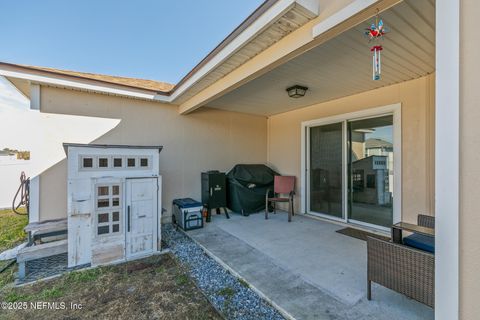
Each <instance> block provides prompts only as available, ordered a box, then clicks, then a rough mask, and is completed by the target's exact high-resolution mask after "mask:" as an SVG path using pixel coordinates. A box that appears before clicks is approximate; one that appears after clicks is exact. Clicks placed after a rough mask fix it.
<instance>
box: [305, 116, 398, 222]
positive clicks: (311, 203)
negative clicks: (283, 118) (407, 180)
mask: <svg viewBox="0 0 480 320" xmlns="http://www.w3.org/2000/svg"><path fill="white" fill-rule="evenodd" d="M341 120H342V121H338V120H337V122H332V121H329V122H326V121H328V120H325V121H324V122H322V121H319V122H318V124H316V123H313V124H310V125H307V126H306V131H305V132H306V138H307V140H306V190H307V196H306V202H305V203H306V210H307V212H309V213H312V214H316V215H321V216H325V217H328V218H333V219H336V220H341V221H344V222H352V223H357V224H364V225H370V226H377V227H380V228H383V227H387V228H388V227H390V226H391V225H392V223H393V221H394V210H393V209H394V195H395V193H394V175H395V172H394V152H397V151H396V150H394V136H395V130H394V115H393V114H383V115H379V116H371V117H369V118H361V119H358V117H355V118H352V119H349V118H344V119H341ZM396 134H397V135H398V132H397V133H396Z"/></svg>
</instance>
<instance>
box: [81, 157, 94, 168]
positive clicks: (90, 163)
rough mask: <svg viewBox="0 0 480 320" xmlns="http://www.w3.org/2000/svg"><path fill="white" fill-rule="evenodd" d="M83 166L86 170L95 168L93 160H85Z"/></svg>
mask: <svg viewBox="0 0 480 320" xmlns="http://www.w3.org/2000/svg"><path fill="white" fill-rule="evenodd" d="M82 166H83V167H84V168H93V158H83V162H82Z"/></svg>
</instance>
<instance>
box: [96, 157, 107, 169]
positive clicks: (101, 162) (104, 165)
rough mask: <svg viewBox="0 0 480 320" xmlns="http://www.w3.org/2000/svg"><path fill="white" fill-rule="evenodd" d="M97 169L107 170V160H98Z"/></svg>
mask: <svg viewBox="0 0 480 320" xmlns="http://www.w3.org/2000/svg"><path fill="white" fill-rule="evenodd" d="M98 167H99V168H108V158H98Z"/></svg>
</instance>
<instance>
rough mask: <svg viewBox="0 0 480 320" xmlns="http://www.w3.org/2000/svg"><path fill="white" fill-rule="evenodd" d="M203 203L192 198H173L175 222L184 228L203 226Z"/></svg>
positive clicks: (190, 228)
mask: <svg viewBox="0 0 480 320" xmlns="http://www.w3.org/2000/svg"><path fill="white" fill-rule="evenodd" d="M202 210H203V205H202V204H201V203H200V202H198V201H195V200H193V199H191V198H183V199H175V200H173V210H172V211H173V217H172V218H173V223H175V224H176V225H177V226H179V227H180V228H182V229H183V230H185V231H187V230H192V229H198V228H203V217H202Z"/></svg>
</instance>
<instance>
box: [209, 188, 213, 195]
mask: <svg viewBox="0 0 480 320" xmlns="http://www.w3.org/2000/svg"><path fill="white" fill-rule="evenodd" d="M212 195H213V188H210V196H212Z"/></svg>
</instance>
